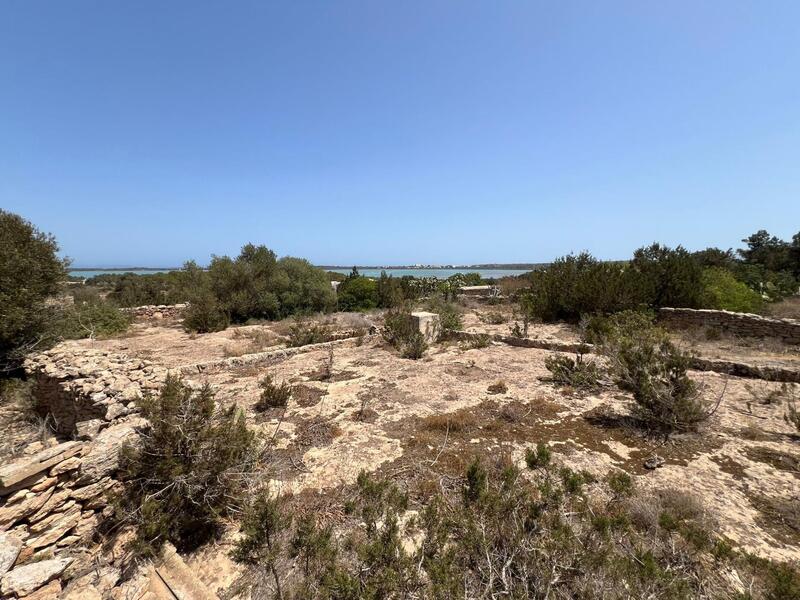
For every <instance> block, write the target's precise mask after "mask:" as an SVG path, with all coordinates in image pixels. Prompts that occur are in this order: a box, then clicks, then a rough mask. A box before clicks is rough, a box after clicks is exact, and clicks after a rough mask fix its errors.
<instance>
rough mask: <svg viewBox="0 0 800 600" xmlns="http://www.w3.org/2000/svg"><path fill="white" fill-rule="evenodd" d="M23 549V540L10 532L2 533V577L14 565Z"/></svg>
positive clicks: (0, 543)
mask: <svg viewBox="0 0 800 600" xmlns="http://www.w3.org/2000/svg"><path fill="white" fill-rule="evenodd" d="M21 549H22V540H20V539H19V538H18V537H16V536H14V535H12V534H10V533H0V577H2V576H3V575H4V574H5V572H6V571H8V570H9V569H11V567H13V566H14V562H15V561H16V560H17V557H18V556H19V551H20V550H21Z"/></svg>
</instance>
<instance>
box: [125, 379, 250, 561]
mask: <svg viewBox="0 0 800 600" xmlns="http://www.w3.org/2000/svg"><path fill="white" fill-rule="evenodd" d="M138 404H139V408H140V410H141V414H142V416H143V417H144V418H145V419H147V421H148V423H149V429H148V430H146V431H145V432H144V433H143V435H142V437H141V440H140V441H139V443H137V444H135V445H128V446H126V447H125V448H123V451H122V452H121V465H122V480H123V481H124V484H125V492H124V493H123V494H121V495H120V497H119V498H117V503H118V504H119V508H118V511H117V514H118V515H120V516H127V518H128V519H130V520H131V521H132V522H133V523H134V524H135V525H136V526H137V533H136V536H137V537H136V544H135V549H136V550H137V551H138V552H141V553H143V554H150V553H152V552H154V551H155V550H157V549H158V548H159V547H160V546H161V545H162V544H163V543H164V542H165V541H170V542H172V543H173V544H175V546H176V547H177V548H178V549H179V550H182V551H184V550H189V549H192V548H195V547H197V545H199V544H200V543H202V542H204V541H206V540H207V539H208V538H209V537H210V536H211V535H213V534H214V533H215V531H216V527H217V525H218V524H219V519H220V518H221V517H223V516H225V515H228V514H229V513H230V511H231V510H233V509H235V508H237V507H238V504H239V503H238V500H237V499H238V497H239V493H240V491H241V487H242V484H243V478H244V477H245V474H246V473H248V472H249V470H250V468H251V467H250V465H251V461H252V459H253V449H254V436H253V434H252V433H251V432H249V431H248V430H247V427H246V425H245V419H244V415H243V414H242V413H241V411H239V410H238V408H237V407H236V406H231V407H230V408H227V409H223V408H217V407H216V406H215V402H214V394H213V392H212V391H211V388H210V387H209V386H208V385H205V386H204V387H203V388H202V389H200V390H199V391H196V392H195V391H193V390H192V389H191V388H189V387H188V386H186V385H184V384H183V382H182V381H181V380H180V379H178V378H177V377H175V376H172V375H170V376H168V377H167V379H166V381H165V382H164V385H163V387H162V388H161V390H160V392H159V394H158V396H145V397H144V398H141V399H140V400H139V401H138Z"/></svg>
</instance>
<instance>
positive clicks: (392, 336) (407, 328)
mask: <svg viewBox="0 0 800 600" xmlns="http://www.w3.org/2000/svg"><path fill="white" fill-rule="evenodd" d="M382 334H383V339H385V340H386V341H387V342H389V343H390V344H391V345H392V346H394V347H395V348H396V349H398V350H399V351H400V354H401V355H402V356H403V357H404V358H411V359H414V360H416V359H419V358H422V356H423V355H424V354H425V351H426V350H427V349H428V344H427V342H426V341H425V336H424V335H423V334H422V333H421V332H420V331H419V330H417V329H415V327H414V321H413V319H412V318H411V311H410V310H408V308H406V307H400V308H394V309H390V310H388V311H387V312H386V314H385V315H384V318H383V330H382Z"/></svg>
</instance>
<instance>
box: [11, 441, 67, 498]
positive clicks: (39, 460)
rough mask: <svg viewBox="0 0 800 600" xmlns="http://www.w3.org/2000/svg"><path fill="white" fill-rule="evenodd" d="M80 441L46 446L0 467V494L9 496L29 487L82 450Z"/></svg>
mask: <svg viewBox="0 0 800 600" xmlns="http://www.w3.org/2000/svg"><path fill="white" fill-rule="evenodd" d="M81 448H82V444H80V443H79V442H64V443H63V444H58V445H56V446H52V447H50V448H46V449H44V450H42V451H40V452H38V453H36V454H35V455H33V456H30V457H27V458H25V459H22V460H18V461H16V462H13V463H11V464H10V465H4V466H2V467H0V496H7V495H8V494H10V493H11V492H15V491H16V490H18V489H21V488H23V487H29V485H31V484H32V482H33V481H36V480H38V479H39V477H40V474H41V473H43V472H44V471H46V470H47V469H49V468H50V467H52V466H54V465H57V464H58V463H60V462H62V461H64V460H66V459H68V458H70V457H71V456H75V455H76V454H77V453H78V452H80V450H81Z"/></svg>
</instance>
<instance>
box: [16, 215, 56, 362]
mask: <svg viewBox="0 0 800 600" xmlns="http://www.w3.org/2000/svg"><path fill="white" fill-rule="evenodd" d="M57 252H58V244H57V243H56V240H55V238H54V237H53V236H51V235H48V234H45V233H42V232H41V231H39V230H38V229H36V228H35V227H34V226H33V225H32V224H31V223H29V222H28V221H26V220H24V219H23V218H22V217H20V216H18V215H15V214H13V213H10V212H6V211H4V210H2V209H0V307H2V318H0V373H2V372H5V371H11V370H14V369H17V368H18V367H19V366H20V364H21V361H22V357H23V356H24V355H25V354H26V353H27V352H29V351H31V350H34V349H37V350H42V349H44V348H46V346H47V345H49V344H50V343H52V342H53V341H55V339H56V336H55V335H54V334H53V331H52V325H53V319H54V311H53V310H51V309H48V308H47V307H46V306H45V300H46V299H47V298H48V297H50V296H53V295H55V294H56V293H57V292H58V291H59V283H60V282H61V281H63V280H65V279H66V277H67V273H66V267H67V262H66V261H63V260H61V259H59V258H58V256H57V255H56V253H57Z"/></svg>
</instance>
